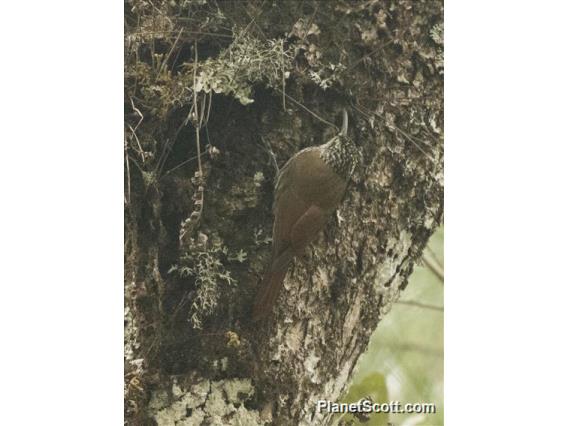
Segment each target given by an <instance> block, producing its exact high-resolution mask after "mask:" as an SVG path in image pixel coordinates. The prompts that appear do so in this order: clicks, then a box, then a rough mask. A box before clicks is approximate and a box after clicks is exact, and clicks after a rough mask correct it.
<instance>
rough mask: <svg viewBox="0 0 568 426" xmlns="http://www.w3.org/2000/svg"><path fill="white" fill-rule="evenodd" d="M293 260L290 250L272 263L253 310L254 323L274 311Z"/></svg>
mask: <svg viewBox="0 0 568 426" xmlns="http://www.w3.org/2000/svg"><path fill="white" fill-rule="evenodd" d="M292 258H293V253H292V249H291V248H290V249H287V250H285V251H284V252H283V253H282V254H281V255H280V256H278V257H277V258H276V259H275V260H274V261H273V262H271V265H270V269H269V270H268V271H266V273H265V274H264V277H263V278H262V283H261V285H260V289H259V291H258V293H257V295H256V299H255V301H254V306H253V309H252V319H253V321H257V320H259V319H262V318H264V317H265V316H267V315H268V314H269V313H270V312H271V311H272V307H273V306H274V303H275V302H276V299H278V295H279V294H280V289H281V288H282V283H283V281H284V277H285V276H286V272H287V271H288V265H289V264H290V262H291V261H292Z"/></svg>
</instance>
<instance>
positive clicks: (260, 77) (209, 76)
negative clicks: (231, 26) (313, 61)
mask: <svg viewBox="0 0 568 426" xmlns="http://www.w3.org/2000/svg"><path fill="white" fill-rule="evenodd" d="M283 46H284V44H283V41H282V40H268V41H266V42H262V41H260V40H258V39H255V38H253V37H251V36H249V35H246V34H245V33H244V32H241V33H239V34H237V35H236V36H235V39H234V41H233V43H231V45H230V46H229V47H228V48H227V49H226V50H224V51H223V52H222V53H221V54H220V55H219V57H217V58H215V59H208V60H207V61H205V62H204V63H203V64H202V65H201V66H200V68H199V72H198V76H197V81H196V86H195V91H197V92H205V93H210V92H214V93H225V94H229V95H232V96H234V97H235V98H236V99H238V100H239V102H240V103H241V104H243V105H247V104H250V103H252V102H254V100H253V99H252V85H253V84H254V83H257V82H262V83H264V84H266V85H267V86H268V87H279V86H281V85H282V84H283V81H285V80H286V78H288V76H289V75H290V70H291V66H292V57H291V53H290V52H289V51H287V50H285V49H284V47H283Z"/></svg>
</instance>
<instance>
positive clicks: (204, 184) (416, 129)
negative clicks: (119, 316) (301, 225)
mask: <svg viewBox="0 0 568 426" xmlns="http://www.w3.org/2000/svg"><path fill="white" fill-rule="evenodd" d="M442 19H443V6H442V2H441V1H412V0H408V1H404V0H402V1H394V0H392V1H390V0H383V1H370V2H348V1H336V2H314V1H305V2H271V1H269V2H256V1H248V2H243V1H234V2H232V1H228V2H221V1H218V2H216V1H154V2H152V3H150V2H146V1H144V0H131V1H129V2H127V3H126V53H125V67H126V68H125V80H126V81H125V109H126V127H125V128H126V130H125V136H126V142H125V163H126V165H125V186H126V188H125V194H126V205H125V226H126V228H125V237H126V238H125V242H126V244H125V307H126V312H125V348H126V350H125V355H126V357H125V371H126V380H125V399H126V404H125V409H126V419H127V422H128V423H129V424H133V425H137V424H149V423H150V424H151V423H155V424H158V425H170V424H172V425H174V424H175V425H186V424H187V425H189V424H251V425H253V424H268V423H270V422H272V423H273V424H278V425H280V424H282V425H287V424H326V423H327V422H328V421H329V417H328V416H326V415H325V413H317V412H316V411H315V402H316V401H317V400H318V399H329V400H338V399H339V397H340V395H341V394H342V392H344V391H345V389H346V386H347V385H348V383H349V379H350V377H351V374H352V372H353V369H354V367H355V364H356V362H357V359H358V358H359V356H360V355H361V354H362V353H363V352H364V350H365V348H366V346H367V343H368V340H369V336H370V334H371V333H372V331H373V330H374V329H375V328H376V326H377V323H378V322H379V321H380V319H381V318H382V317H383V316H384V315H387V314H388V311H389V309H390V307H391V305H392V303H393V302H394V301H395V300H396V299H397V298H398V296H399V295H400V292H401V291H403V290H404V287H405V286H406V283H407V279H408V276H409V275H410V273H411V272H412V269H413V266H414V264H415V263H416V262H417V261H418V260H419V259H420V256H421V253H422V250H423V248H424V246H425V244H426V242H427V240H428V238H429V236H430V235H431V234H432V232H433V231H434V230H435V228H436V227H437V226H438V224H439V223H440V222H441V220H442V214H443V213H442V212H443V134H442V129H443V50H442V49H443V22H442ZM243 43H244V44H246V45H243ZM247 46H249V47H250V46H257V48H256V49H255V51H257V52H258V53H259V55H257V56H254V55H252V54H251V53H250V49H249V50H247ZM243 52H244V53H243ZM247 52H249V53H247ZM235 55H243V56H247V55H251V57H250V58H249V57H248V56H247V57H235ZM196 57H197V60H198V62H197V63H196V62H195V59H196ZM251 61H253V62H254V66H255V67H257V68H255V72H250V73H248V74H246V75H243V73H242V70H241V71H239V69H240V68H238V67H239V66H242V64H247V63H252V62H251ZM255 61H256V62H255ZM263 61H266V63H264V62H263ZM208 64H209V67H210V68H209V69H208V68H207V67H208ZM220 64H221V65H220ZM222 64H225V65H227V67H233V68H230V71H228V72H227V73H225V74H223V76H221V77H220V73H221V72H222V70H223V66H222ZM264 65H265V66H264ZM235 67H236V68H235ZM208 71H210V72H209V73H208ZM198 76H201V81H200V85H199V86H198V85H197V78H198ZM207 76H209V77H207ZM235 76H238V80H235ZM250 101H252V102H250ZM196 103H198V104H199V105H198V111H203V113H202V117H203V120H202V121H203V122H204V123H205V124H204V125H203V126H202V128H201V129H200V130H199V132H198V134H199V143H200V151H201V153H202V156H201V157H200V160H201V169H202V176H201V177H200V179H195V173H196V171H198V167H199V166H198V162H197V158H196V155H197V147H196V146H197V140H196V137H197V136H196V131H195V125H196V124H195V123H197V121H198V118H199V117H198V116H199V114H195V109H194V105H195V104H196ZM343 107H347V108H348V109H349V111H350V115H351V117H352V120H351V126H350V127H351V130H350V131H352V136H353V138H355V139H356V141H357V144H358V146H359V147H360V149H361V150H362V153H363V155H362V160H363V162H362V165H361V166H360V167H359V168H358V169H357V170H356V172H355V175H354V177H353V182H351V183H350V185H349V187H348V192H347V195H346V197H345V200H344V201H343V203H342V204H341V206H340V207H339V209H338V211H337V214H336V216H335V217H334V218H333V219H332V220H331V221H330V223H329V224H328V225H327V226H326V227H325V230H324V232H323V233H322V234H321V235H320V236H319V237H318V239H317V241H315V242H314V243H313V244H311V245H310V247H309V248H308V249H307V250H306V252H305V254H304V255H303V256H301V257H300V258H298V259H296V260H295V261H294V262H293V264H292V266H291V267H290V269H289V272H288V274H287V277H286V279H285V282H284V289H283V291H282V292H281V294H280V297H279V299H278V303H277V306H276V307H275V308H274V311H273V314H272V316H271V317H270V318H269V319H268V320H267V321H266V322H264V323H262V324H252V323H251V321H250V319H249V318H250V308H251V303H252V299H253V297H254V294H255V292H256V290H257V288H258V284H259V279H260V277H261V276H262V273H263V271H264V268H265V267H266V265H267V262H268V260H269V254H270V234H271V224H272V215H271V204H272V195H273V193H272V187H273V182H274V178H275V166H274V161H276V162H277V163H278V164H279V165H280V166H281V165H282V164H283V163H284V162H285V161H286V160H287V159H288V158H289V157H290V156H291V155H293V154H294V153H295V152H297V151H298V150H300V149H302V148H305V147H307V146H311V145H317V144H321V143H324V142H326V141H327V140H328V139H329V138H330V137H332V136H333V135H334V134H335V131H336V130H335V129H334V128H333V126H331V125H330V124H329V122H331V123H335V124H337V123H339V121H340V114H339V112H340V110H341V108H343ZM324 121H325V122H324ZM326 122H327V123H326ZM199 187H201V188H199ZM198 193H199V194H201V193H202V194H203V205H202V210H201V213H200V216H199V218H198V220H197V221H191V226H189V227H187V229H184V228H183V225H182V224H184V223H188V222H187V221H186V220H187V219H188V218H189V217H190V216H191V215H192V212H193V211H195V205H196V194H198ZM182 230H184V231H187V232H188V235H187V236H183V238H182V239H181V240H180V232H182ZM186 237H187V238H188V239H187V240H186V239H185V238H186ZM192 250H193V251H192ZM196 253H210V254H211V256H213V257H212V258H211V259H209V260H208V261H209V262H212V263H208V264H207V265H209V266H208V267H203V268H201V269H200V270H206V271H210V272H209V275H210V276H209V282H211V280H213V282H214V283H215V285H214V286H213V287H212V288H214V291H215V292H216V294H215V298H214V299H215V303H214V304H213V305H214V306H211V305H210V306H209V309H208V310H207V312H201V314H202V315H201V316H200V317H199V320H200V321H199V322H200V326H199V327H196V326H195V325H196V324H195V323H192V321H191V317H192V315H193V314H195V308H193V309H194V310H193V311H192V306H194V307H195V306H196V305H195V301H196V300H197V298H198V296H199V294H203V287H201V286H202V285H203V282H205V281H204V280H199V279H196V276H195V275H196V273H195V271H197V270H198V269H199V268H197V267H196V266H195V265H199V263H198V262H197V260H198V259H197V257H196V256H198V255H196ZM183 262H186V263H185V264H184V263H183ZM174 265H178V268H179V267H183V265H185V267H186V268H188V269H187V270H188V271H190V272H191V273H187V274H180V273H173V272H172V271H173V270H175V267H174ZM211 265H213V266H211ZM172 268H174V269H172ZM192 268H193V269H192ZM192 271H193V272H192ZM211 271H212V272H211ZM216 274H217V275H216ZM223 277H225V279H223ZM227 277H230V280H228V279H227ZM229 283H230V284H229ZM200 289H201V293H200ZM192 312H193V314H192Z"/></svg>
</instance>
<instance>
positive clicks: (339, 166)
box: [252, 109, 359, 321]
mask: <svg viewBox="0 0 568 426" xmlns="http://www.w3.org/2000/svg"><path fill="white" fill-rule="evenodd" d="M347 121H348V118H347V111H346V110H345V109H344V110H343V126H342V129H341V132H340V133H339V134H338V135H337V136H336V137H334V138H333V139H331V140H330V141H329V142H327V143H326V144H324V145H320V146H315V147H309V148H306V149H303V150H301V151H300V152H298V153H297V154H295V155H294V156H293V157H292V158H290V159H289V160H288V162H287V163H286V164H285V165H284V167H283V168H282V170H281V171H280V173H279V174H278V179H277V182H276V188H275V191H274V205H273V212H274V226H273V229H272V260H271V262H270V266H269V268H268V269H267V271H266V273H265V274H264V277H263V279H262V284H261V287H260V290H259V292H258V294H257V296H256V300H255V303H254V307H253V314H252V315H253V320H255V321H256V320H258V319H261V318H263V317H264V316H266V315H267V314H269V313H270V312H271V310H272V306H273V305H274V303H275V301H276V299H277V298H278V293H279V292H280V288H281V287H282V282H283V280H284V277H285V276H286V272H287V270H288V265H289V264H290V262H292V259H293V258H294V256H297V255H300V254H301V253H302V252H303V251H304V249H305V247H306V246H307V245H308V244H309V243H310V242H311V241H313V240H314V238H315V237H316V236H317V234H318V233H319V231H320V230H321V229H322V228H323V227H324V225H325V224H326V222H327V220H328V219H329V217H330V216H331V215H332V213H333V212H334V211H335V209H336V208H337V207H338V206H339V204H340V203H341V200H342V199H343V196H344V194H345V189H346V188H347V182H348V181H349V179H350V177H351V175H352V174H353V170H354V169H355V166H356V164H357V159H358V157H359V153H358V151H357V149H356V148H355V145H354V144H353V141H352V140H351V139H349V137H348V136H347Z"/></svg>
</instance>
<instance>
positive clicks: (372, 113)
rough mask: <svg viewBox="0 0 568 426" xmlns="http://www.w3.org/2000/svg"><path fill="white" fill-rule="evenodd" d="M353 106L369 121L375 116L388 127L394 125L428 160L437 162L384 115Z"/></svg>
mask: <svg viewBox="0 0 568 426" xmlns="http://www.w3.org/2000/svg"><path fill="white" fill-rule="evenodd" d="M351 106H352V107H353V109H355V110H356V111H358V112H359V113H360V114H362V115H364V116H366V117H367V119H369V118H370V116H371V115H375V116H377V117H379V118H380V119H381V120H383V121H384V123H385V125H387V126H389V125H392V126H393V127H394V128H395V130H398V131H399V132H400V133H401V134H402V135H403V136H405V137H406V138H407V139H408V140H409V141H410V142H411V143H412V144H413V145H414V146H416V148H418V150H419V151H420V152H421V153H422V154H424V155H425V156H426V158H428V159H429V160H430V161H432V162H435V160H434V158H433V157H432V156H431V155H430V154H428V153H427V152H426V151H424V150H423V149H422V147H421V146H420V145H418V143H417V142H416V141H415V140H414V139H412V137H410V135H409V134H408V133H406V132H405V131H404V130H402V129H401V128H399V127H397V126H396V125H395V124H394V123H391V124H389V123H387V120H386V118H385V117H383V116H382V115H380V114H379V113H377V112H370V113H367V112H365V111H363V110H361V109H360V108H358V107H357V106H356V105H353V104H352V105H351Z"/></svg>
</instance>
